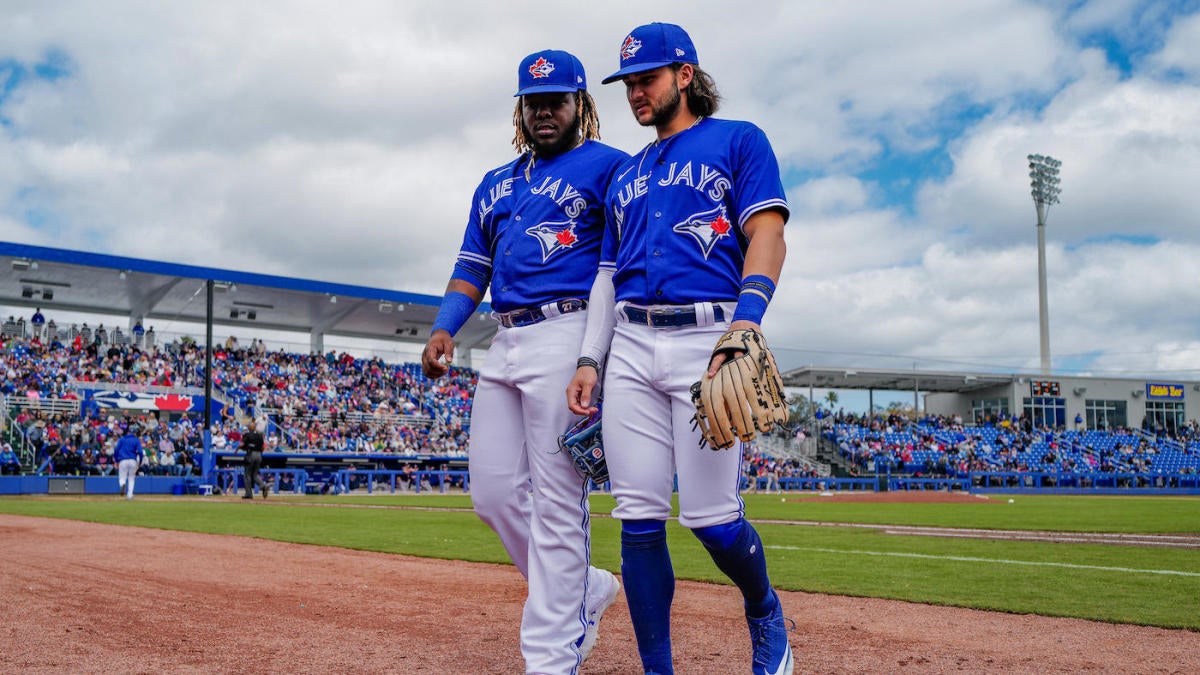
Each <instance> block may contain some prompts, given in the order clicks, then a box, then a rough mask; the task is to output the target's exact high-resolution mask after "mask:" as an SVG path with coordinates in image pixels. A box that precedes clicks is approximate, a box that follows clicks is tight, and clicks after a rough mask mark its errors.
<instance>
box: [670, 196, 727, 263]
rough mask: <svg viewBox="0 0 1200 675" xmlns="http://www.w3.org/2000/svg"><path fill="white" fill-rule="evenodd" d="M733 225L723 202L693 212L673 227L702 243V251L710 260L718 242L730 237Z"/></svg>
mask: <svg viewBox="0 0 1200 675" xmlns="http://www.w3.org/2000/svg"><path fill="white" fill-rule="evenodd" d="M732 227H733V223H731V222H729V219H728V218H727V217H726V216H725V206H724V205H723V204H722V205H718V206H716V207H715V208H711V209H709V210H707V211H702V212H700V213H693V214H692V215H690V216H688V217H687V218H684V219H683V220H681V221H680V222H678V223H676V224H675V226H674V227H672V228H671V229H672V230H673V231H675V232H678V233H680V234H686V235H688V236H690V237H691V238H692V239H693V240H695V242H696V243H697V244H699V245H700V252H701V253H703V254H704V259H705V260H708V256H709V254H710V253H712V251H713V249H714V248H716V246H717V242H718V241H720V240H721V239H724V238H725V237H728V236H729V230H730V229H731V228H732Z"/></svg>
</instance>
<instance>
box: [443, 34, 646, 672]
mask: <svg viewBox="0 0 1200 675" xmlns="http://www.w3.org/2000/svg"><path fill="white" fill-rule="evenodd" d="M517 82H518V90H517V93H516V96H517V97H518V101H517V105H516V110H515V111H514V116H513V124H514V126H515V127H516V136H515V138H514V139H513V144H514V146H515V147H516V149H517V151H518V152H519V153H521V154H520V156H519V157H518V158H517V159H515V160H513V161H511V162H509V163H508V164H505V165H504V166H501V167H499V168H498V169H495V170H493V171H491V172H489V173H487V174H486V175H485V176H484V178H483V181H482V182H481V183H480V184H479V187H478V188H477V189H476V191H475V196H474V198H473V200H472V208H471V212H470V216H469V218H468V220H467V227H466V233H465V235H464V236H463V244H462V248H461V250H460V251H459V254H458V259H457V261H456V263H455V265H454V272H453V274H452V275H451V278H450V283H449V285H448V286H447V288H446V294H445V297H444V298H443V299H442V304H441V308H440V309H439V311H438V315H437V319H436V320H435V322H434V324H433V332H432V334H431V336H430V338H429V341H428V343H427V344H426V345H425V351H424V353H423V354H422V358H421V362H422V366H423V367H424V371H425V374H426V375H427V376H429V377H431V378H434V377H439V376H441V375H442V374H444V373H446V371H447V369H448V364H450V363H451V361H452V357H453V355H454V342H453V340H452V336H453V335H454V334H456V333H457V332H458V330H459V328H461V327H462V325H463V323H464V322H466V320H467V319H468V318H469V317H470V316H471V315H472V313H473V312H474V311H475V308H476V307H477V306H478V304H479V302H480V301H481V299H482V298H483V293H484V291H485V290H487V289H488V288H489V287H490V288H491V303H492V307H493V308H494V310H495V313H494V317H495V318H496V319H497V320H498V321H499V323H500V327H499V329H498V331H497V333H496V336H495V337H494V338H493V340H492V345H491V348H490V349H489V350H488V354H487V358H486V360H485V362H484V364H483V367H482V368H481V369H480V372H479V384H478V386H477V388H476V390H475V398H474V403H473V407H472V411H471V438H470V446H469V454H470V464H469V469H470V472H471V501H472V503H473V505H474V507H475V512H476V513H477V514H479V517H480V518H481V519H482V520H483V521H484V522H485V523H487V524H488V526H490V527H491V528H492V529H493V530H495V531H496V534H498V535H499V536H500V540H501V542H503V544H504V548H505V550H507V551H508V555H509V557H510V558H512V561H513V564H515V565H516V567H517V569H519V570H520V571H521V574H523V575H524V576H525V578H526V579H527V580H528V584H529V594H528V597H527V599H526V601H525V611H524V615H523V616H522V619H521V653H522V655H523V656H524V657H525V667H526V670H527V671H528V672H530V673H575V672H577V670H578V668H579V666H580V664H582V663H583V660H584V659H585V658H587V656H588V654H589V653H590V652H591V649H592V647H593V645H594V644H595V639H596V629H597V624H598V623H599V621H600V617H601V615H602V614H603V612H604V610H605V609H607V608H608V606H609V605H611V604H612V602H613V601H614V600H615V599H616V596H617V593H618V591H619V590H620V584H619V583H618V582H617V579H616V577H615V576H613V575H612V574H611V573H609V572H606V571H604V570H599V569H596V568H594V567H591V566H590V563H589V561H590V550H589V537H590V524H589V515H588V486H587V485H586V483H585V481H584V480H583V479H581V478H580V477H579V475H578V474H577V473H576V472H575V470H574V467H573V464H572V460H571V458H570V457H569V456H567V454H566V453H560V452H559V448H558V436H559V434H561V433H562V432H563V431H564V430H566V428H567V427H568V426H570V424H571V422H572V421H573V417H572V415H571V413H570V411H569V410H568V409H567V407H566V406H565V405H564V404H563V400H562V392H563V390H564V389H565V388H566V386H567V383H568V382H569V381H570V379H571V377H572V374H573V373H574V370H575V367H574V364H575V358H576V356H577V354H578V352H579V344H580V340H581V339H582V337H583V330H584V326H585V325H586V311H584V310H585V308H586V307H587V295H588V292H589V289H590V288H591V286H592V281H593V279H594V278H595V276H596V269H597V265H598V262H599V257H600V242H601V239H602V237H603V232H604V229H605V228H604V194H605V189H606V188H607V186H608V182H609V180H610V178H611V177H612V173H613V170H614V169H615V168H616V167H617V165H618V164H622V163H624V162H625V161H626V160H627V159H628V158H629V155H627V154H625V153H623V152H621V151H619V150H615V149H613V148H611V147H608V146H606V145H603V144H601V143H598V142H597V139H598V138H599V121H598V118H597V116H596V109H595V103H594V102H593V101H592V98H591V95H589V94H588V93H587V82H586V79H585V75H584V70H583V65H582V64H581V63H580V62H579V60H578V59H577V58H575V57H574V56H572V55H571V54H569V53H567V52H564V51H557V50H548V51H541V52H537V53H535V54H530V55H529V56H527V57H526V58H524V59H523V60H522V61H521V64H520V66H519V67H518V70H517Z"/></svg>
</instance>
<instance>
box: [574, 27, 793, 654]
mask: <svg viewBox="0 0 1200 675" xmlns="http://www.w3.org/2000/svg"><path fill="white" fill-rule="evenodd" d="M620 64H621V68H620V70H618V71H617V72H616V73H614V74H613V75H611V76H609V77H608V78H606V79H605V80H604V82H605V83H608V82H612V81H615V80H621V81H623V82H624V84H625V92H626V97H627V99H628V101H629V106H630V108H631V109H632V111H633V114H634V117H635V118H636V119H637V121H638V123H639V124H641V125H642V126H646V127H653V128H654V129H655V130H656V131H657V138H656V139H655V140H654V142H653V143H651V144H649V145H647V146H646V147H645V148H644V149H642V150H641V151H640V152H638V153H637V154H635V155H634V156H633V157H632V158H631V159H630V160H629V161H628V162H626V163H625V164H623V165H622V166H621V167H620V168H618V169H617V172H616V175H615V176H614V178H613V182H612V185H611V186H610V187H609V191H608V194H607V197H606V204H607V207H608V209H609V214H610V226H609V228H608V230H607V231H606V232H605V238H604V244H603V248H602V250H601V255H600V271H599V274H598V275H597V278H596V282H595V284H594V286H593V289H592V292H591V294H590V303H591V304H590V305H589V308H590V311H589V316H588V326H587V331H586V333H585V336H584V341H583V346H582V348H581V351H580V359H579V362H578V365H579V369H578V370H577V371H576V374H575V377H574V378H573V379H572V381H571V383H570V384H569V385H568V389H567V399H568V403H569V405H570V407H571V409H572V411H574V412H576V413H577V414H585V413H587V412H588V411H590V410H593V409H594V408H593V406H592V392H593V390H594V387H595V385H596V382H597V381H598V377H599V373H598V370H599V368H598V366H597V364H598V363H600V362H602V361H603V357H604V355H605V352H606V351H607V354H608V363H607V366H606V368H605V374H604V391H605V404H604V408H603V412H602V416H603V419H602V424H603V428H604V431H603V433H604V445H605V452H606V456H607V457H606V459H607V461H608V469H609V474H610V476H611V480H612V493H613V496H614V497H616V500H617V506H616V509H614V511H613V516H614V517H615V518H617V519H619V520H620V521H621V572H622V579H623V582H624V585H625V597H626V600H627V601H628V603H629V613H630V616H631V618H632V619H633V626H634V633H635V635H636V637H637V643H638V652H639V654H640V655H641V658H642V665H643V666H644V668H645V671H646V672H654V673H670V672H673V671H672V663H671V635H670V616H671V601H672V597H673V595H674V589H675V576H674V571H673V570H672V567H671V558H670V554H669V552H668V550H667V539H666V520H667V518H668V517H669V516H670V512H671V492H672V479H673V478H675V477H677V478H678V490H679V522H680V524H682V525H683V526H684V527H687V528H689V529H691V530H692V533H693V534H695V535H696V537H697V538H698V539H699V540H700V541H701V543H703V544H704V547H705V548H706V549H707V550H708V552H709V554H710V555H711V556H712V558H713V561H714V562H716V564H717V567H719V568H720V569H721V571H722V572H724V573H725V574H726V575H727V576H728V577H729V578H730V579H731V580H732V581H733V582H734V583H735V584H736V585H737V586H738V588H740V589H741V591H742V595H743V596H744V599H745V610H746V621H747V624H748V626H749V628H750V636H751V642H752V645H753V672H755V673H791V672H792V654H791V647H790V646H789V644H788V636H787V629H786V627H785V619H784V617H783V609H782V607H781V606H780V601H779V597H778V595H777V594H776V593H775V591H774V589H772V587H771V583H770V580H769V578H768V576H767V565H766V558H765V557H764V555H763V547H762V542H761V541H760V539H759V536H758V533H757V532H756V531H755V529H754V528H753V527H752V526H751V525H750V523H748V522H747V521H746V520H745V519H744V518H743V503H742V501H741V498H740V496H739V494H738V481H739V479H740V477H741V471H740V464H741V460H742V452H741V448H740V444H738V445H735V446H734V447H733V448H732V449H728V450H723V451H718V452H714V451H713V450H710V449H708V448H707V447H701V446H700V439H701V434H700V432H699V431H696V430H695V429H694V427H693V426H692V417H693V415H694V414H695V413H696V409H695V407H694V405H693V402H692V398H691V395H690V391H689V389H690V387H691V385H692V383H694V382H696V381H697V380H700V379H701V378H702V377H710V378H711V377H712V375H713V374H714V373H715V372H716V371H717V368H718V367H719V365H720V363H721V362H723V361H724V357H723V356H713V355H712V353H713V348H714V345H715V344H716V342H717V340H718V338H720V337H721V336H722V335H723V334H724V333H725V332H726V331H727V330H729V329H730V328H734V329H741V328H754V329H757V328H758V325H759V323H760V322H761V321H762V316H763V313H764V312H765V310H766V308H767V303H768V302H769V300H770V298H771V294H772V293H773V292H774V289H775V282H776V280H777V279H778V278H779V271H780V269H781V268H782V265H783V259H784V246H785V245H784V239H783V228H784V222H785V221H786V219H787V216H788V207H787V201H786V199H785V196H784V191H783V185H782V183H781V181H780V176H779V167H778V163H777V162H776V159H775V155H774V152H773V151H772V150H771V146H770V144H769V142H768V141H767V138H766V135H765V134H763V132H762V131H761V130H760V129H759V128H758V127H756V126H754V125H752V124H750V123H748V122H736V121H729V120H720V119H714V118H712V117H710V115H712V113H714V112H715V111H716V109H717V104H718V101H719V95H718V94H717V91H716V88H715V86H714V84H713V82H712V79H711V78H710V77H709V76H708V75H707V74H706V73H704V71H702V70H701V69H700V67H699V61H698V59H697V57H696V49H695V47H694V46H693V44H692V40H691V38H690V37H689V36H688V34H687V33H686V32H685V31H684V30H683V29H682V28H680V27H679V26H676V25H673V24H665V23H653V24H649V25H645V26H640V27H638V28H635V29H634V30H633V31H632V32H631V33H629V35H628V36H626V37H625V39H624V41H623V42H622V44H621V48H620ZM706 365H707V372H706V370H705V367H706Z"/></svg>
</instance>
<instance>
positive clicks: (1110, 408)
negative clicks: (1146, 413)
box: [1083, 398, 1129, 431]
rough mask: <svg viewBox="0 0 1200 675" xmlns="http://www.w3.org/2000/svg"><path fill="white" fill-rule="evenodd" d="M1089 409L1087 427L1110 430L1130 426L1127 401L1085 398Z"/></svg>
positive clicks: (1085, 403)
mask: <svg viewBox="0 0 1200 675" xmlns="http://www.w3.org/2000/svg"><path fill="white" fill-rule="evenodd" d="M1083 403H1084V406H1085V407H1086V410H1087V428H1088V429H1098V430H1101V431H1110V430H1112V429H1116V428H1117V427H1128V426H1129V416H1128V414H1127V413H1126V402H1125V401H1101V400H1099V399H1093V398H1089V399H1085V400H1084V402H1083Z"/></svg>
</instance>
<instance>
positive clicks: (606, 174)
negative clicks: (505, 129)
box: [453, 140, 629, 312]
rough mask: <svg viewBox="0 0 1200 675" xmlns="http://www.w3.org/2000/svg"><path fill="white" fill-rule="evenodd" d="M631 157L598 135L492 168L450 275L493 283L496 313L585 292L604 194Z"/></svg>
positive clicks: (596, 251) (592, 272) (482, 285)
mask: <svg viewBox="0 0 1200 675" xmlns="http://www.w3.org/2000/svg"><path fill="white" fill-rule="evenodd" d="M628 159H629V155H628V154H626V153H624V152H622V151H620V150H617V149H616V148H612V147H609V146H607V145H604V144H603V143H597V142H595V141H590V140H589V141H584V143H583V144H582V145H580V146H578V147H576V148H574V149H573V150H570V151H568V152H565V153H563V154H561V155H558V156H556V157H551V158H549V159H542V158H538V159H537V160H536V161H534V163H533V167H532V168H531V169H530V170H529V176H528V178H526V167H528V165H529V155H528V154H524V155H521V156H520V157H518V158H517V159H515V160H513V161H512V162H510V163H508V164H506V165H504V166H502V167H500V168H498V169H496V170H494V171H492V172H490V173H488V174H487V175H486V176H484V178H483V181H482V182H481V183H480V184H479V187H478V188H476V190H475V196H474V200H473V202H472V208H471V215H470V218H469V220H468V221H467V230H466V233H465V234H464V235H463V244H462V248H461V249H460V250H459V253H458V259H457V261H456V262H455V265H454V274H453V277H454V278H456V279H464V280H466V281H469V282H470V283H472V284H474V285H475V286H476V287H478V288H479V289H480V290H484V289H486V288H487V287H488V285H489V284H490V285H491V294H492V298H491V304H492V307H493V308H494V309H495V310H496V311H498V312H510V311H512V310H514V309H519V308H523V307H535V306H538V305H543V304H545V303H547V302H554V301H555V300H560V299H562V298H586V297H588V293H589V292H590V291H591V288H592V282H593V281H595V278H596V269H597V266H598V263H599V258H600V245H601V241H602V239H603V236H604V230H605V227H604V222H605V209H604V195H605V190H606V188H607V187H608V183H609V180H610V179H611V178H612V176H613V173H614V172H615V171H616V169H617V167H618V166H620V165H621V164H623V163H625V162H626V161H627V160H628Z"/></svg>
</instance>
